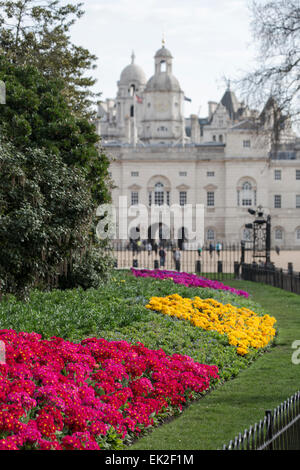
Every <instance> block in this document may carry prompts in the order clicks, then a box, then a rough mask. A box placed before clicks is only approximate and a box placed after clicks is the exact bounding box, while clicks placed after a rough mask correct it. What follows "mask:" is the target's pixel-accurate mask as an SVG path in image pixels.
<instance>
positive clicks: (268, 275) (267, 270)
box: [241, 263, 300, 294]
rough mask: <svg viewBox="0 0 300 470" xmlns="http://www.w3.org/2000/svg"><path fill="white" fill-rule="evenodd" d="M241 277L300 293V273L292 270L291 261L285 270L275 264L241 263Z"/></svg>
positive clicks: (245, 279)
mask: <svg viewBox="0 0 300 470" xmlns="http://www.w3.org/2000/svg"><path fill="white" fill-rule="evenodd" d="M241 277H242V279H243V280H244V281H253V282H261V283H263V284H269V285H271V286H273V287H279V288H280V289H283V290H286V291H289V292H293V293H295V294H300V273H298V272H294V271H293V267H292V263H289V268H288V269H287V270H284V269H279V268H276V267H275V266H259V265H257V264H255V263H252V264H246V263H244V264H242V268H241Z"/></svg>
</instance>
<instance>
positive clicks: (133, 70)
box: [119, 54, 147, 85]
mask: <svg viewBox="0 0 300 470" xmlns="http://www.w3.org/2000/svg"><path fill="white" fill-rule="evenodd" d="M134 59H135V55H134V54H132V56H131V64H130V65H127V67H125V69H124V70H123V71H122V73H121V76H120V82H119V85H129V84H130V83H131V82H133V83H136V82H137V83H139V84H140V85H145V84H146V82H147V79H146V75H145V73H144V71H143V69H142V68H141V67H140V66H139V65H136V64H135V63H134Z"/></svg>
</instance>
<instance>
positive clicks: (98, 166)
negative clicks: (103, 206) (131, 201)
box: [0, 57, 109, 204]
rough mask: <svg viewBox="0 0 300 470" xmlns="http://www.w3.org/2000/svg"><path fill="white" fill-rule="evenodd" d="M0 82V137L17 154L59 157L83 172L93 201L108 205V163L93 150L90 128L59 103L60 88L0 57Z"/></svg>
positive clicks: (95, 145)
mask: <svg viewBox="0 0 300 470" xmlns="http://www.w3.org/2000/svg"><path fill="white" fill-rule="evenodd" d="M0 80H3V81H4V82H5V84H6V105H5V106H0V125H1V129H2V131H1V134H2V135H5V136H6V138H7V139H8V140H10V141H12V142H13V143H14V146H15V147H16V148H18V149H19V150H20V151H21V152H24V151H25V150H26V149H27V148H28V147H30V148H36V149H44V150H45V151H46V152H47V153H50V154H54V155H57V156H60V157H61V158H62V161H63V162H64V163H66V164H67V165H69V166H76V167H78V168H80V169H81V170H85V175H86V181H87V182H88V183H89V184H90V189H91V191H92V195H93V199H94V201H95V202H97V203H98V204H100V203H102V202H107V201H108V200H109V188H108V183H107V179H108V171H107V169H108V166H109V162H108V159H107V157H106V156H105V155H104V153H103V152H101V151H100V150H99V144H98V142H99V136H98V135H97V133H96V130H95V126H94V125H93V124H92V123H91V122H90V121H89V120H88V119H87V118H86V117H84V116H77V115H76V114H74V113H73V112H72V110H71V109H70V107H69V105H68V103H67V101H66V100H65V98H64V94H63V90H64V83H63V81H62V79H60V78H57V77H49V78H47V77H45V75H43V74H42V73H41V72H40V71H39V70H38V69H37V68H36V67H34V66H31V65H29V66H28V65H14V64H12V63H11V62H10V61H9V60H8V59H7V58H5V57H0Z"/></svg>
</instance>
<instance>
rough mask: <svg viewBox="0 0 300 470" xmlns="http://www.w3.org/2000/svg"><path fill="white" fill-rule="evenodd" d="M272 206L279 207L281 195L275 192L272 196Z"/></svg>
mask: <svg viewBox="0 0 300 470" xmlns="http://www.w3.org/2000/svg"><path fill="white" fill-rule="evenodd" d="M274 207H275V209H281V195H280V194H275V196H274Z"/></svg>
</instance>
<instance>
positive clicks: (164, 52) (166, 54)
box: [154, 46, 173, 59]
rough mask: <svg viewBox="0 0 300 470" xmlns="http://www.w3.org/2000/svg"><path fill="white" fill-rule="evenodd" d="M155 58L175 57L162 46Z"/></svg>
mask: <svg viewBox="0 0 300 470" xmlns="http://www.w3.org/2000/svg"><path fill="white" fill-rule="evenodd" d="M154 57H155V58H158V57H162V58H170V59H173V56H172V54H171V52H170V51H169V50H168V49H166V48H165V46H162V47H161V48H160V49H159V50H158V51H157V52H156V54H155V56H154Z"/></svg>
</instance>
